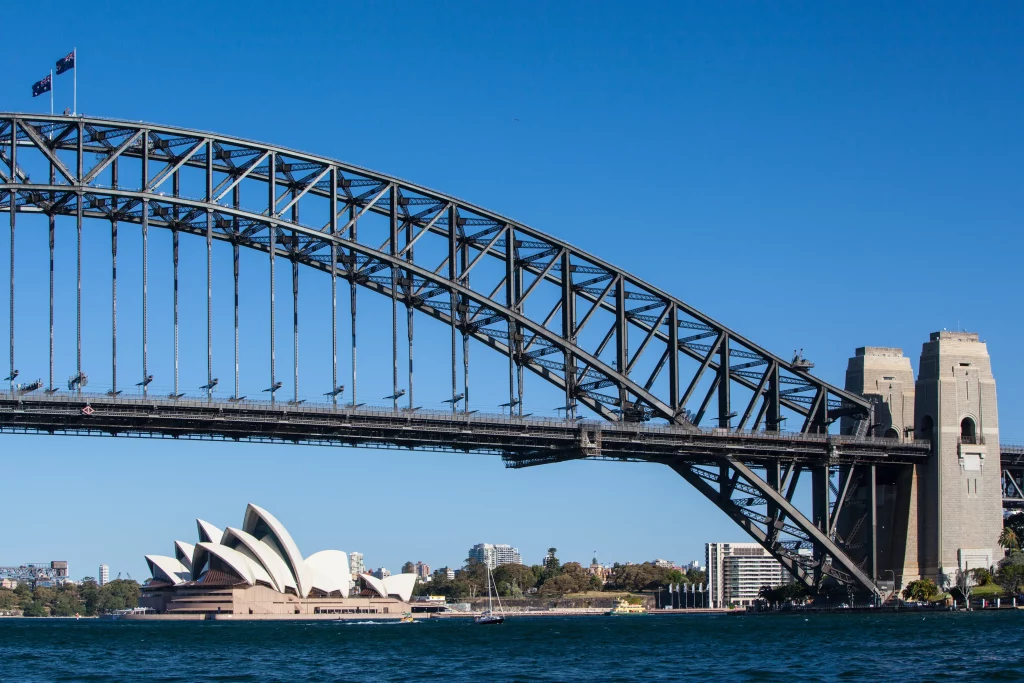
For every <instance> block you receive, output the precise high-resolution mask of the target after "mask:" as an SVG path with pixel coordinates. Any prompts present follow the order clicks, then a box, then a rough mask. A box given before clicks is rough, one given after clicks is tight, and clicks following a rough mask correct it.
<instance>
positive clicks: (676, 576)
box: [665, 569, 690, 584]
mask: <svg viewBox="0 0 1024 683" xmlns="http://www.w3.org/2000/svg"><path fill="white" fill-rule="evenodd" d="M665 580H666V581H667V582H668V583H674V584H682V583H689V582H690V581H689V579H687V578H686V574H684V573H682V572H681V571H679V570H678V569H669V570H668V572H667V573H666V574H665Z"/></svg>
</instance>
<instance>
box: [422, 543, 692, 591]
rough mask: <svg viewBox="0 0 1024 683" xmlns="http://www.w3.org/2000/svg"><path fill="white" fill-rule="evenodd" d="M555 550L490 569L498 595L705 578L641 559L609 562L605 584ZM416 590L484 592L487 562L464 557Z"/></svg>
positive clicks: (640, 587) (633, 587)
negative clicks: (536, 560) (452, 571)
mask: <svg viewBox="0 0 1024 683" xmlns="http://www.w3.org/2000/svg"><path fill="white" fill-rule="evenodd" d="M557 552H558V549H557V548H549V549H548V554H547V556H546V557H545V558H544V562H543V563H542V564H535V565H532V566H527V565H522V564H503V565H501V566H499V567H497V568H495V569H494V570H493V571H492V572H491V574H492V576H493V577H494V585H495V587H496V588H497V591H498V595H499V596H501V597H508V598H521V597H523V596H524V595H527V594H530V593H533V592H535V593H536V594H537V595H540V596H545V597H549V596H558V595H564V594H566V593H582V592H584V591H601V590H605V591H628V592H639V591H644V590H656V589H658V588H662V587H664V586H668V585H669V584H682V585H685V584H690V583H693V584H702V583H704V582H705V581H706V579H705V574H704V572H700V571H696V570H691V571H690V572H686V573H684V572H681V571H680V570H678V569H672V568H668V567H658V566H656V565H654V564H653V563H651V562H645V563H643V564H630V565H621V564H618V563H616V564H614V565H613V566H612V568H611V570H610V576H609V577H608V582H607V583H605V582H604V581H602V579H601V578H600V577H598V576H595V575H592V574H591V573H590V572H589V571H588V570H587V569H586V568H585V567H584V566H583V565H581V564H580V563H579V562H566V563H564V564H563V563H562V562H561V561H560V560H559V559H558V556H557V554H556V553H557ZM533 589H536V590H535V591H534V590H533ZM415 594H416V595H443V596H445V597H446V598H448V599H466V598H476V597H479V596H481V595H487V566H486V565H485V564H483V563H482V562H479V561H477V560H475V559H473V558H466V560H465V564H464V565H463V567H462V569H461V570H459V572H458V573H457V574H456V576H455V578H454V579H449V578H448V576H447V573H446V572H445V570H441V569H439V570H437V571H435V572H434V573H433V574H432V575H431V578H430V581H429V582H423V581H419V582H417V584H416V590H415Z"/></svg>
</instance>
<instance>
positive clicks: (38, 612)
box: [22, 599, 46, 617]
mask: <svg viewBox="0 0 1024 683" xmlns="http://www.w3.org/2000/svg"><path fill="white" fill-rule="evenodd" d="M22 614H23V615H24V616H26V617H45V616H46V605H45V604H43V602H42V601H40V600H35V599H33V600H31V601H29V603H28V604H27V605H26V606H25V607H24V608H23V610H22Z"/></svg>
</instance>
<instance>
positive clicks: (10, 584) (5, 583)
mask: <svg viewBox="0 0 1024 683" xmlns="http://www.w3.org/2000/svg"><path fill="white" fill-rule="evenodd" d="M17 587H18V581H17V579H0V588H7V589H10V590H14V589H15V588H17Z"/></svg>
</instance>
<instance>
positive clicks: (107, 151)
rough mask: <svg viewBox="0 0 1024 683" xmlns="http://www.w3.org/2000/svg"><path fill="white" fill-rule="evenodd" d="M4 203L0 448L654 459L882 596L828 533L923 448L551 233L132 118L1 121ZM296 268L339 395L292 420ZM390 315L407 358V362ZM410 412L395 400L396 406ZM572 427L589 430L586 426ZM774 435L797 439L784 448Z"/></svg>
mask: <svg viewBox="0 0 1024 683" xmlns="http://www.w3.org/2000/svg"><path fill="white" fill-rule="evenodd" d="M0 207H2V210H4V211H7V212H8V213H9V219H10V234H11V252H10V253H11V259H10V283H11V286H10V296H11V303H10V306H11V318H10V367H11V375H10V387H9V388H8V390H7V391H6V392H4V394H3V396H2V397H0V428H2V429H4V430H6V431H28V432H43V433H72V434H97V433H103V434H121V435H136V436H142V435H149V436H173V437H176V438H224V439H239V440H242V439H244V440H270V441H284V442H297V443H334V444H343V445H367V444H369V445H377V446H380V445H385V446H387V445H391V446H396V447H402V448H431V449H458V450H467V451H481V452H493V453H500V454H501V455H502V456H503V457H504V458H505V460H506V463H507V464H508V465H509V466H512V467H523V466H529V465H536V464H543V463H547V462H557V461H561V460H566V459H570V458H579V457H606V458H616V459H629V460H646V461H653V462H659V463H664V464H667V465H669V466H670V467H672V468H673V469H674V470H675V471H676V472H678V473H679V474H680V475H682V476H683V477H684V478H685V479H686V480H687V481H688V482H690V483H691V484H692V485H693V486H694V487H695V488H697V490H698V491H700V492H701V493H702V494H704V495H705V496H706V497H707V498H708V499H710V500H711V501H713V502H714V503H715V504H716V505H718V507H720V508H721V509H722V510H724V511H725V512H726V513H727V514H729V515H730V516H731V517H732V518H733V519H734V520H735V521H736V522H737V523H738V524H740V525H741V526H742V527H743V528H744V529H745V530H746V531H747V532H748V533H749V534H750V535H751V536H752V537H753V538H754V539H756V540H757V541H758V542H759V543H761V544H762V545H763V546H764V547H765V548H767V549H768V550H769V551H770V552H771V553H772V554H773V555H774V556H775V557H776V558H778V559H779V560H780V561H781V562H782V563H783V565H784V566H786V567H787V569H788V570H789V571H791V572H792V573H793V574H794V575H795V576H796V577H797V578H799V579H800V580H802V581H805V582H807V583H808V584H813V583H816V582H821V581H823V580H825V579H826V578H828V577H831V578H833V579H835V580H837V581H839V582H841V583H844V584H847V585H850V586H851V587H856V588H858V589H863V590H867V591H872V592H877V589H876V586H875V581H874V579H875V578H877V577H872V576H870V574H869V573H870V570H865V566H864V562H863V561H861V562H860V563H858V562H855V561H853V560H852V559H851V558H850V556H849V555H848V554H847V552H846V549H845V548H844V540H843V539H842V538H841V537H840V536H839V535H838V534H837V529H836V526H837V525H836V522H837V519H838V518H839V516H840V514H841V513H842V510H843V506H844V503H845V502H846V501H847V500H849V497H850V495H852V491H851V490H850V489H851V486H850V482H851V479H852V478H851V476H850V472H853V471H854V470H855V469H857V468H856V467H854V465H864V464H866V463H879V464H911V463H915V462H920V461H921V460H922V459H924V458H926V457H927V456H928V453H929V444H928V443H927V442H910V443H900V442H899V441H897V440H889V439H877V438H873V437H872V436H871V435H870V431H871V425H872V405H871V403H870V402H869V401H867V400H866V399H864V398H863V397H861V396H859V395H856V394H853V393H850V392H847V391H844V390H842V389H839V388H837V387H834V386H832V385H830V384H828V383H826V382H823V381H821V380H820V379H817V378H816V377H814V376H813V375H811V374H809V372H808V369H809V367H810V364H809V363H807V362H806V361H804V360H803V359H802V358H800V357H799V356H796V357H794V359H793V360H792V361H787V360H785V359H784V358H780V357H778V356H776V355H774V354H772V353H770V352H769V351H767V350H766V349H764V348H762V347H760V346H758V345H757V344H755V343H754V342H753V341H751V340H750V339H748V338H746V337H744V336H742V335H740V334H738V333H737V332H735V331H734V330H731V329H729V328H728V327H726V326H725V325H722V324H721V323H719V322H717V321H715V320H713V319H712V318H710V317H708V316H707V315H705V314H703V313H701V312H700V311H697V310H696V309H694V308H693V307H692V306H689V305H687V304H686V303H685V302H683V301H682V300H680V299H677V298H675V297H673V296H671V295H669V294H668V293H666V292H663V291H661V290H659V289H657V288H655V287H652V286H650V285H649V284H647V283H645V282H643V281H642V280H640V279H638V278H636V277H634V276H633V275H631V274H629V273H627V272H625V271H623V270H621V269H618V268H616V267H614V266H613V265H611V264H609V263H607V262H605V261H603V260H601V259H598V258H596V257H595V256H592V255H590V254H587V253H584V252H582V251H580V250H578V249H576V248H574V247H573V246H571V245H569V244H567V243H566V242H563V241H561V240H558V239H556V238H554V237H552V236H550V235H548V234H545V233H542V232H539V231H537V230H534V229H532V228H530V227H529V226H526V225H523V224H521V223H518V222H516V221H514V220H511V219H509V218H507V217H504V216H501V215H498V214H496V213H493V212H490V211H487V210H486V209H483V208H481V207H479V206H475V205H473V204H469V203H467V202H464V201H462V200H459V199H456V198H454V197H451V196H447V195H444V194H441V193H438V192H434V191H432V190H429V189H427V188H424V187H420V186H418V185H414V184H412V183H408V182H405V181H403V180H400V179H397V178H393V177H390V176H386V175H382V174H379V173H375V172H372V171H369V170H367V169H363V168H359V167H355V166H352V165H349V164H345V163H342V162H339V161H335V160H332V159H327V158H324V157H319V156H315V155H311V154H305V153H302V152H297V151H293V150H289V149H284V148H281V147H275V146H273V145H267V144H263V143H257V142H252V141H248V140H242V139H238V138H232V137H227V136H222V135H216V134H212V133H205V132H199V131H193V130H185V129H180V128H173V127H168V126H158V125H151V124H144V123H139V122H129V121H117V120H109V119H99V118H85V117H63V116H39V115H29V114H0ZM32 214H34V215H37V216H45V217H46V218H47V220H48V223H49V235H50V242H49V244H50V269H51V270H50V273H51V277H50V372H49V382H48V383H47V384H45V386H44V384H43V382H42V381H41V380H40V381H39V382H33V383H22V384H16V382H15V378H16V376H17V374H18V373H17V371H16V368H17V364H16V362H15V361H16V358H15V349H16V345H15V342H16V339H17V337H16V334H15V331H16V326H15V315H14V312H15V282H16V270H15V239H14V235H15V231H16V228H17V222H18V217H19V216H23V215H32ZM59 216H64V217H71V218H73V219H74V221H75V224H76V228H77V243H76V245H77V246H76V248H77V255H78V256H77V258H78V263H77V269H76V273H77V287H78V289H77V291H78V299H77V308H76V311H77V317H76V320H77V340H76V344H77V345H76V349H77V358H76V363H77V364H76V368H77V372H76V375H74V376H73V377H72V378H71V379H70V380H69V382H68V391H64V392H59V391H58V387H57V386H56V385H55V383H54V376H53V373H54V369H53V327H54V324H53V298H54V295H53V263H54V258H53V254H54V240H55V232H54V224H55V220H56V218H57V217H59ZM86 219H102V220H104V221H109V223H110V226H111V242H112V245H113V249H112V252H111V256H112V263H111V267H112V273H113V283H114V284H113V288H112V291H111V306H112V309H111V310H112V320H113V326H112V329H111V335H112V347H111V348H112V350H113V358H112V359H111V363H112V368H113V386H112V388H111V391H110V392H109V394H108V395H97V396H92V395H88V394H86V393H84V391H83V389H84V386H85V384H86V382H87V376H86V374H85V373H84V371H83V364H82V361H83V358H82V330H81V325H82V305H81V303H82V284H81V283H82V239H83V235H82V222H83V220H86ZM126 223H127V224H131V225H135V226H139V229H140V231H141V236H142V244H143V250H142V258H143V263H142V303H143V315H142V326H143V329H142V340H143V342H142V354H141V358H142V362H141V367H140V368H139V371H140V373H141V374H140V375H139V376H140V377H141V381H140V382H138V383H136V382H130V383H131V384H134V385H135V386H136V387H138V388H139V392H140V395H135V396H127V395H124V396H122V395H121V391H122V390H121V389H120V388H119V385H118V384H117V373H116V369H117V359H116V353H117V331H118V329H117V275H116V273H117V270H116V267H117V249H116V245H117V239H118V238H117V230H118V227H119V226H123V225H124V224H126ZM151 228H160V229H163V230H169V231H171V233H172V235H173V242H172V244H173V246H172V249H171V252H172V253H171V254H170V258H171V259H172V260H173V277H174V283H173V286H174V305H173V313H172V314H173V317H174V366H173V367H174V389H173V392H172V393H171V395H170V396H168V397H162V396H161V397H156V396H152V395H150V392H149V384H150V382H151V381H152V375H150V374H149V372H150V368H149V359H148V346H147V341H146V340H147V336H146V335H147V325H148V322H147V321H148V319H149V311H148V299H147V296H148V285H149V283H148V270H147V266H148V263H149V260H150V259H152V258H154V256H151V255H150V253H149V248H148V235H149V231H150V229H151ZM183 234H184V235H194V236H196V237H198V238H200V239H202V240H204V241H205V244H206V296H207V301H206V311H207V357H206V365H207V368H206V370H207V373H206V374H207V383H206V385H204V386H203V387H202V389H203V391H204V392H205V400H198V401H197V400H191V399H187V398H185V392H184V391H183V390H182V389H181V387H180V386H179V379H178V368H179V358H178V277H179V260H178V249H179V238H180V236H181V235H183ZM215 241H221V242H227V243H229V244H230V245H231V249H232V254H233V277H234V283H235V299H234V311H235V319H234V325H235V357H234V393H233V395H232V396H231V398H229V399H227V400H216V401H215V400H214V396H213V394H214V391H215V388H216V387H217V386H218V384H219V380H218V378H216V377H215V376H214V372H213V343H212V328H213V323H212V317H213V314H212V310H213V307H212V284H211V282H212V279H213V267H214V266H213V258H212V245H213V243H214V242H215ZM241 248H246V249H251V250H256V251H259V252H263V253H266V254H267V255H268V261H269V264H270V278H269V281H268V283H267V296H268V297H269V302H270V335H269V345H268V355H267V367H266V371H267V375H268V377H267V379H268V382H269V385H268V389H267V390H266V392H267V393H268V394H269V399H270V400H269V401H268V402H253V401H249V400H245V399H244V397H242V396H240V395H239V381H238V378H239V362H238V326H239V310H238V298H239V285H238V282H239V250H240V249H241ZM159 258H166V257H165V256H163V255H161V256H159ZM279 262H280V263H281V264H287V266H288V267H289V268H290V270H291V275H292V292H291V293H292V304H293V312H294V313H293V320H292V323H293V324H292V326H291V327H292V330H291V332H292V337H293V340H292V341H293V344H294V359H295V360H294V367H293V368H292V371H293V377H292V378H291V379H292V383H293V385H294V386H293V389H294V390H293V396H292V399H291V400H289V401H280V400H279V399H278V398H277V392H278V391H279V390H281V389H282V388H283V387H284V381H283V379H282V377H281V375H280V374H279V373H278V367H277V361H276V346H275V344H276V323H277V321H276V316H275V300H276V297H277V294H278V293H277V291H276V285H275V282H276V280H275V277H274V273H275V268H277V267H279V265H278V264H279ZM300 266H302V267H306V268H313V269H316V270H319V271H322V272H324V273H327V274H329V275H331V277H329V278H327V280H329V282H330V285H329V286H330V296H331V311H330V315H331V322H332V330H333V338H332V347H331V358H330V359H329V360H330V363H331V367H332V369H331V385H330V387H327V386H324V387H321V389H327V392H326V394H325V395H327V396H328V397H329V401H328V402H325V403H324V404H322V405H314V404H306V405H301V404H302V401H301V400H300V398H299V386H298V379H299V373H298V361H299V356H300V353H299V332H300V325H299V278H298V272H299V270H298V269H299V267H300ZM339 281H340V282H341V283H342V284H344V283H347V284H348V288H349V298H350V306H349V309H350V311H351V335H352V348H351V354H352V364H351V365H352V375H351V378H350V382H351V385H350V391H349V394H348V398H347V400H345V399H344V395H343V393H342V392H343V387H341V386H339V383H338V382H339V378H338V349H337V345H338V342H337V330H338V320H337V295H338V293H337V286H338V283H339ZM360 289H365V290H369V291H371V292H374V293H376V294H379V295H381V296H383V297H385V298H386V299H387V300H389V301H390V304H391V309H392V310H391V313H392V315H391V320H392V328H391V341H392V366H391V372H392V380H393V389H394V393H393V394H392V395H391V396H389V397H387V398H388V399H389V400H391V401H392V410H391V411H379V410H367V409H364V408H361V407H360V404H358V403H357V379H358V377H357V374H356V367H357V363H356V361H357V357H356V343H355V340H356V327H357V326H356V314H357V305H356V302H357V291H358V290H360ZM403 309H404V312H405V316H404V317H405V319H406V320H405V322H406V325H405V328H406V334H407V336H408V358H407V359H404V360H405V362H404V363H400V359H399V340H398V335H399V323H398V321H399V311H400V310H403ZM414 311H415V312H418V313H419V314H420V315H421V317H422V316H427V317H429V318H433V319H435V320H436V321H438V322H440V323H441V324H444V325H446V326H448V328H450V336H451V387H450V391H451V394H450V398H447V399H446V402H448V403H450V404H451V412H450V413H444V414H436V413H428V412H426V411H419V410H418V409H417V407H416V404H415V401H414V391H413V390H414V373H413V352H412V350H413V330H414V326H413V313H414ZM161 313H163V312H161ZM313 315H318V316H322V315H326V312H325V311H315V312H313ZM471 340H474V341H475V342H479V343H480V344H482V345H483V346H485V347H487V348H490V349H491V350H493V351H495V352H497V353H498V354H500V356H503V357H504V358H506V359H507V364H508V402H507V404H506V406H507V407H508V413H509V414H508V415H507V416H505V417H498V416H483V415H479V414H473V413H474V411H472V410H471V409H470V397H471V393H470V389H471V385H470V363H469V359H470V341H471ZM459 347H461V354H460V353H459ZM460 356H461V361H462V362H461V366H462V367H461V370H462V373H461V379H462V381H461V385H460V383H459V367H458V365H459V363H458V362H457V359H458V358H459V357H460ZM497 357H499V356H495V358H497ZM434 360H435V361H436V359H434ZM406 363H407V373H408V374H407V378H404V377H402V378H400V375H404V374H405V373H404V372H402V373H400V364H406ZM527 371H528V372H530V373H532V374H534V375H536V376H539V377H541V378H543V379H544V380H546V381H547V382H549V383H550V384H551V385H553V386H555V387H556V388H557V389H558V390H559V391H560V392H561V393H562V394H563V395H564V400H565V408H564V410H565V419H564V420H555V421H542V420H535V419H531V418H529V416H528V415H525V414H524V412H523V406H524V400H526V397H525V396H524V373H525V372H527ZM133 379H135V378H134V377H133ZM400 379H401V380H402V381H404V382H405V383H406V385H405V387H402V386H400V385H401V384H402V381H400ZM339 397H342V398H339ZM402 398H406V400H407V402H408V403H407V406H406V407H403V408H402V409H400V408H399V400H400V399H402ZM585 415H590V416H592V417H594V418H598V421H594V420H585V419H583V418H584V416H585ZM840 417H847V418H850V419H851V423H852V424H853V425H855V426H854V427H853V429H852V430H851V433H850V434H847V435H842V436H840V435H829V434H828V433H827V430H828V428H829V425H830V424H832V423H833V422H834V421H836V420H837V419H839V418H840ZM600 420H603V421H604V422H603V423H602V422H601V421H600ZM709 423H710V427H711V429H708V428H707V426H708V425H709ZM783 426H788V427H789V428H790V429H791V430H794V432H793V433H786V432H783V431H782V428H783ZM802 474H803V475H810V478H811V482H812V487H811V488H812V496H811V497H812V509H811V510H810V511H809V513H804V512H802V511H800V510H799V509H798V508H797V506H796V504H795V503H794V495H793V494H794V492H795V491H796V489H797V482H798V481H799V480H800V478H801V475H802ZM801 548H811V549H812V550H813V555H812V556H811V557H807V556H806V555H805V554H801V553H799V552H798V551H799V550H800V549H801ZM871 566H873V562H872V565H871Z"/></svg>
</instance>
